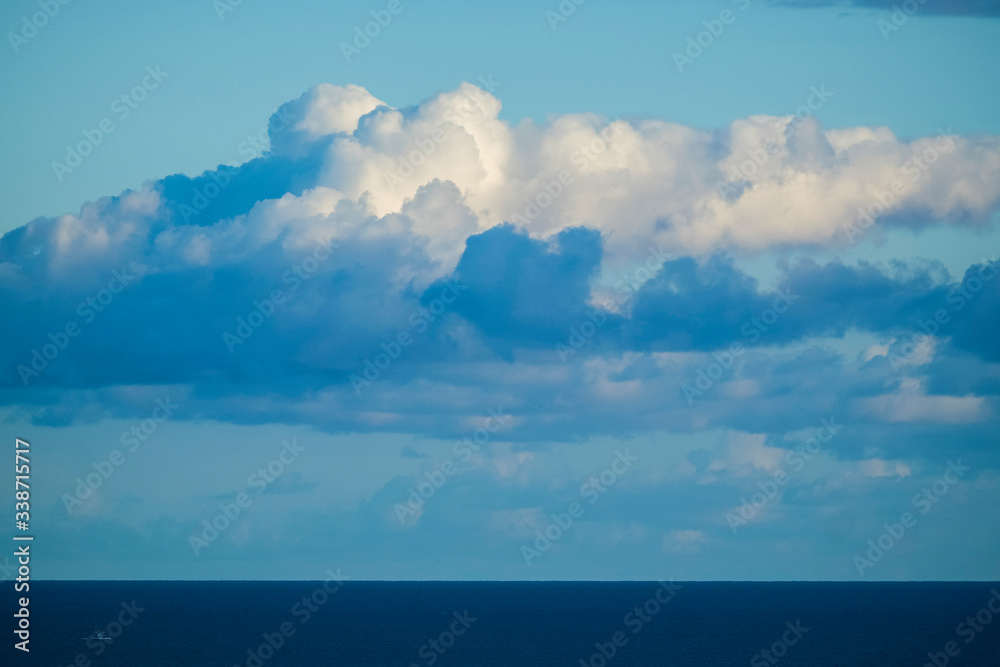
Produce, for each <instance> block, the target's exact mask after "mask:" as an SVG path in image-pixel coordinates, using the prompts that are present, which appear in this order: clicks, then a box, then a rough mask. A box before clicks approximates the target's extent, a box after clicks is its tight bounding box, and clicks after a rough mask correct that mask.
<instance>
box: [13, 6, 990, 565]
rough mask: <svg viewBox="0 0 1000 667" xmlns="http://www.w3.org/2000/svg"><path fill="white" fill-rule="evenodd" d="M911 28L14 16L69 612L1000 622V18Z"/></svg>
mask: <svg viewBox="0 0 1000 667" xmlns="http://www.w3.org/2000/svg"><path fill="white" fill-rule="evenodd" d="M571 4H572V3H569V4H567V3H564V6H569V5H571ZM887 5H891V3H883V2H876V1H875V0H870V1H866V2H854V3H850V2H792V3H777V2H766V1H765V0H738V1H735V2H732V1H726V2H712V3H705V2H697V3H696V2H678V3H669V4H666V3H646V2H636V3H625V4H624V5H623V4H622V3H619V4H609V3H601V2H598V1H597V0H591V1H589V2H586V3H584V4H581V5H579V6H576V8H575V10H574V11H573V12H572V13H571V14H570V13H569V12H566V11H565V10H564V14H568V15H565V16H564V15H559V14H554V13H553V12H559V3H557V2H521V1H517V2H512V3H506V4H504V5H503V6H499V5H497V6H487V5H482V6H480V5H476V4H470V3H458V2H437V3H427V2H421V3H416V2H407V1H406V0H400V3H399V4H398V5H393V6H392V9H395V10H397V13H395V14H393V13H392V12H390V11H389V8H388V7H389V3H387V2H383V3H379V2H375V3H371V4H365V3H356V2H351V3H337V4H336V5H328V4H326V3H318V2H305V1H300V2H290V3H284V4H282V5H281V7H276V6H273V5H269V4H267V3H263V2H255V1H254V0H245V1H244V2H243V3H241V4H239V5H238V6H235V7H232V8H231V9H232V11H223V10H221V9H219V7H220V6H222V5H219V3H216V4H215V5H213V3H212V2H209V1H206V0H200V1H197V2H177V3H172V4H171V5H170V6H163V7H161V6H148V7H147V6H141V7H140V6H136V5H135V4H134V3H104V4H103V5H101V6H100V7H98V6H93V5H91V4H86V3H75V2H71V3H69V4H67V5H60V6H59V9H58V12H56V13H55V15H54V16H52V17H51V18H49V19H48V20H47V21H42V20H40V21H39V22H40V23H44V25H42V26H41V27H40V28H38V29H37V32H32V31H31V29H30V28H28V29H27V32H25V30H26V29H25V28H24V21H25V20H27V21H28V22H29V24H30V21H31V20H32V19H31V17H32V16H33V15H34V14H36V13H37V12H39V11H41V10H40V9H39V6H38V5H37V4H36V3H31V2H13V3H8V4H7V5H6V6H5V7H4V9H3V10H2V11H0V27H3V29H4V32H5V42H6V43H5V45H4V46H3V48H0V59H2V60H0V89H2V90H3V91H4V93H3V96H2V102H0V104H2V109H3V115H4V120H5V122H4V123H3V124H2V126H0V146H2V147H3V151H4V155H5V157H6V159H5V160H3V161H0V170H2V171H0V183H2V184H3V185H2V186H0V187H2V188H3V195H4V196H3V201H4V204H5V206H4V207H3V217H2V218H0V233H3V234H4V236H3V237H2V239H0V301H2V303H3V306H4V307H5V312H8V313H13V316H12V318H11V319H12V324H11V326H8V327H6V328H5V331H4V333H3V336H4V344H3V345H2V346H0V356H2V359H0V362H2V363H0V406H2V407H0V418H2V422H0V423H2V426H0V430H2V432H3V433H4V434H5V436H4V437H6V438H7V439H8V440H11V439H13V438H14V437H21V438H26V439H28V440H30V441H31V442H32V446H33V448H34V449H33V451H34V455H35V457H36V458H35V459H33V461H32V462H33V468H32V479H33V496H32V502H33V510H32V512H33V522H34V524H35V530H36V532H37V533H38V534H39V535H44V536H45V539H46V540H47V541H48V542H49V543H50V544H51V545H52V548H51V549H50V550H48V551H46V552H44V553H43V554H42V555H40V556H39V558H38V563H37V567H38V568H39V569H38V572H39V573H40V576H42V577H51V578H167V579H169V578H179V579H218V578H233V579H242V578H293V579H295V578H303V579H309V578H316V577H318V576H320V575H322V574H323V573H324V572H325V570H326V568H328V567H332V566H341V567H343V569H344V572H345V573H347V574H349V575H350V576H352V577H355V578H367V579H662V578H667V577H673V578H675V579H722V580H725V579H833V580H857V579H863V580H883V579H884V580H894V579H994V580H995V579H996V578H997V576H998V574H1000V573H998V569H997V563H998V562H1000V559H998V556H1000V552H998V546H997V545H998V544H1000V540H997V531H998V524H997V517H996V513H995V511H993V510H992V509H991V508H993V507H995V506H996V503H997V500H998V499H1000V497H998V494H1000V490H998V473H997V471H998V464H1000V460H998V456H997V453H996V452H997V447H996V446H997V440H996V435H995V434H996V432H997V425H998V424H997V409H998V399H997V394H998V391H1000V348H998V347H997V343H996V332H997V330H998V326H1000V320H998V315H997V313H998V312H1000V308H998V307H1000V280H994V279H993V277H994V275H995V274H996V273H997V272H1000V262H998V261H997V255H996V253H997V252H998V250H1000V236H998V232H997V221H998V214H997V211H998V207H1000V166H998V165H1000V139H998V136H1000V113H998V111H1000V98H998V91H997V88H996V86H995V85H992V82H993V80H994V79H995V72H993V69H994V63H995V62H997V58H998V56H1000V46H998V45H1000V39H998V37H1000V20H998V18H997V14H1000V9H998V6H1000V5H998V3H993V2H965V1H956V2H946V1H944V0H940V1H938V2H934V0H928V2H927V3H926V4H925V5H923V6H922V7H921V8H920V9H918V10H917V11H916V12H915V13H914V14H913V15H912V16H906V15H903V14H896V15H895V16H894V14H893V9H892V8H891V6H890V7H888V8H887ZM574 6H575V5H574ZM372 12H375V13H376V17H383V22H385V23H386V25H384V26H383V27H382V28H380V29H379V34H378V35H376V36H374V37H372V38H371V39H370V43H368V44H364V43H362V42H357V44H356V45H355V46H356V48H357V52H353V53H350V54H349V55H350V58H349V59H348V58H347V57H345V55H344V47H343V46H342V43H351V42H352V40H354V39H355V35H356V31H355V28H356V27H357V28H358V29H359V30H364V26H365V24H366V22H370V21H372V20H374V19H373V15H372V14H371V13H372ZM547 12H548V13H547ZM554 16H559V18H553V17H554ZM24 17H28V18H27V19H25V18H24ZM385 17H390V18H391V20H388V19H386V18H385ZM561 18H565V20H560V19H561ZM889 26H891V27H889ZM896 28H898V29H896ZM713 30H714V31H715V32H717V33H718V34H711V31H713ZM373 32H374V31H373ZM699 33H701V34H699ZM12 35H13V36H12ZM698 39H701V40H702V46H700V47H692V46H691V44H697V40H698ZM689 40H690V41H689ZM358 47H360V48H358ZM699 49H700V52H699ZM675 54H679V55H675ZM685 58H687V60H685ZM678 63H680V66H678ZM123 95H125V99H124V100H123V99H121V98H122V96H123ZM115 100H117V101H115ZM102 123H104V125H103V128H102ZM109 128H110V129H109ZM81 142H83V144H84V148H83V150H84V151H86V150H87V148H88V147H89V144H91V143H92V144H96V145H94V146H93V150H92V151H91V152H89V154H87V155H83V156H82V157H81V159H80V161H79V163H75V164H74V163H72V162H71V161H70V159H69V157H68V156H67V146H70V147H71V148H74V149H75V148H76V147H78V146H80V145H81ZM57 163H58V164H57ZM859 211H860V212H861V213H860V214H859ZM865 211H868V212H870V214H871V217H870V218H868V217H866V214H865V213H864V212H865ZM46 346H48V347H46ZM498 415H500V416H498ZM831 420H832V421H831ZM830 423H833V424H835V425H836V428H834V429H832V430H831V429H830V427H829V426H828V425H829V424H830ZM817 434H818V435H819V436H822V438H820V439H818V440H816V439H813V438H816V437H818V435H817ZM811 439H812V440H811ZM810 443H811V444H810ZM472 445H475V447H473V446H472ZM810 447H813V448H814V449H815V451H813V450H810V449H809V448H810ZM803 448H805V449H803ZM290 452H294V454H293V453H290ZM282 457H284V458H282ZM616 461H617V463H616ZM622 461H629V464H628V465H627V466H626V467H625V468H624V469H622V466H624V465H625V464H624V463H622ZM268 466H271V469H270V471H269V470H268ZM966 467H968V468H969V469H968V470H967V471H966V469H965V468H966ZM955 470H959V471H960V472H961V475H959V473H957V472H955ZM102 471H103V472H104V473H105V474H102ZM261 471H263V472H261ZM275 471H278V472H277V473H276V472H275ZM88 475H89V476H90V478H91V479H92V480H94V482H93V483H90V484H88V483H87V479H88ZM95 475H96V476H95ZM602 479H603V480H604V481H603V482H602ZM435 480H436V481H437V482H440V484H437V485H435ZM98 481H99V484H98V483H97V482H98ZM609 482H610V483H609ZM428 484H429V485H430V486H427V485H428ZM81 485H82V486H81ZM422 485H423V486H422ZM91 487H95V488H91ZM421 489H423V490H424V491H425V492H426V493H424V495H425V496H428V497H426V498H424V497H421V495H420V494H421ZM925 489H929V491H927V492H926V493H928V494H930V496H928V495H924V496H921V495H920V494H921V493H924V490H925ZM935 489H936V490H937V491H935ZM772 490H773V493H771V492H770V491H772ZM938 491H940V493H938ZM754 494H758V495H757V496H755V495H754ZM760 494H763V495H760ZM744 500H747V502H748V503H751V505H746V504H745V503H744ZM2 503H6V505H0V507H5V508H6V507H7V506H8V505H9V506H10V507H9V509H10V510H11V511H13V505H12V503H11V502H10V501H9V499H7V498H4V499H3V501H2ZM574 503H577V504H578V506H575V507H576V515H575V516H573V515H571V514H570V512H571V509H570V508H571V507H574ZM752 504H756V505H758V507H752ZM741 507H742V510H741ZM924 508H927V509H926V511H924ZM227 512H228V513H229V514H230V516H226V513H227ZM741 512H742V513H741ZM906 512H910V513H912V515H913V517H914V519H915V525H913V526H912V527H907V528H906V534H905V535H904V536H903V537H901V538H899V539H898V540H897V539H895V538H894V539H893V540H892V545H891V546H890V547H889V548H888V549H885V548H883V549H881V550H879V549H876V550H875V552H873V553H874V554H876V555H877V554H878V553H881V552H882V551H884V554H882V555H880V556H879V557H878V558H873V557H872V555H866V554H867V552H868V551H869V550H870V546H869V544H868V541H869V540H872V542H873V543H874V544H876V545H877V544H878V540H879V539H880V537H882V535H883V533H884V532H885V531H887V530H889V528H886V527H885V526H886V524H888V526H889V527H890V528H891V527H892V526H893V525H894V523H895V522H900V521H902V519H901V515H903V514H904V513H906ZM220 513H221V518H220ZM567 516H568V517H569V519H567V518H566V517H567ZM213 521H215V522H216V527H215V528H213V527H212V526H211V524H212V522H213ZM567 521H568V522H569V523H567ZM560 522H562V524H563V526H568V527H565V528H564V527H561V526H560ZM222 525H224V526H225V527H224V528H219V526H222ZM546 530H548V531H549V534H550V537H548V538H546V537H545V531H546ZM213 535H214V536H213ZM552 535H557V537H556V538H551V536H552ZM882 541H883V544H884V543H886V542H887V538H883V540H882ZM859 558H860V559H861V561H860V564H859V560H858V559H859ZM866 563H867V564H866Z"/></svg>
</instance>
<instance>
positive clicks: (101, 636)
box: [80, 630, 111, 642]
mask: <svg viewBox="0 0 1000 667" xmlns="http://www.w3.org/2000/svg"><path fill="white" fill-rule="evenodd" d="M80 639H97V640H102V641H106V642H109V641H111V637H108V635H107V633H105V632H104V631H103V630H94V631H93V632H91V633H90V636H89V637H80Z"/></svg>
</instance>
